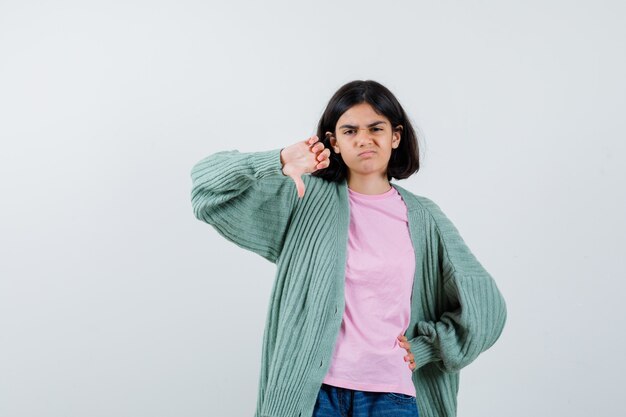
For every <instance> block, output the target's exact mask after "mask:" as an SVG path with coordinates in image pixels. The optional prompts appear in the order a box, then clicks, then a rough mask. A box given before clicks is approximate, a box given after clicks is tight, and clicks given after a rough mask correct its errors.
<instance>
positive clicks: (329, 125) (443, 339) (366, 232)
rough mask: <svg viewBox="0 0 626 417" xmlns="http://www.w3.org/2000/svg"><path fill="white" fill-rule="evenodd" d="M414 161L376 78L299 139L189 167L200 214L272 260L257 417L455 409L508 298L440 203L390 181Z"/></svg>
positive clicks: (414, 152) (405, 130)
mask: <svg viewBox="0 0 626 417" xmlns="http://www.w3.org/2000/svg"><path fill="white" fill-rule="evenodd" d="M320 137H322V138H323V140H322V141H320V139H319V138H320ZM418 170H419V150H418V144H417V138H416V135H415V132H414V130H413V128H412V126H411V124H410V122H409V120H408V117H407V116H406V114H405V112H404V110H403V109H402V107H401V106H400V104H399V103H398V101H397V99H396V98H395V97H394V95H393V94H392V93H391V92H390V91H389V90H388V89H387V88H385V87H384V86H382V85H381V84H379V83H377V82H375V81H371V80H369V81H353V82H350V83H347V84H346V85H344V86H342V87H341V88H340V89H339V90H338V91H337V92H336V93H335V94H334V95H333V97H332V98H331V100H330V102H329V103H328V105H327V108H326V110H325V112H324V114H323V115H322V117H321V119H320V121H319V124H318V129H317V134H316V135H313V136H311V137H310V138H308V139H307V140H303V141H298V142H296V143H294V144H292V145H290V146H287V147H285V148H282V149H274V150H270V151H259V152H248V153H241V152H239V151H237V150H230V151H220V152H217V153H214V154H212V155H209V156H208V157H206V158H204V159H202V160H201V161H199V162H198V163H197V164H196V165H195V166H194V167H193V169H192V172H191V177H192V181H193V186H192V192H191V197H192V205H193V209H194V213H195V215H196V217H197V218H198V219H200V220H202V221H204V222H206V223H208V224H211V225H212V226H213V227H214V228H215V229H216V230H217V231H218V232H219V233H220V234H221V235H222V236H224V237H225V238H227V239H228V240H230V241H231V242H234V243H235V244H237V245H239V246H240V247H242V248H245V249H248V250H251V251H253V252H255V253H257V254H259V255H261V256H263V257H264V258H265V259H267V260H269V261H270V262H273V263H275V264H276V265H277V273H276V277H275V281H274V286H273V288H272V295H271V301H270V304H269V306H268V311H267V319H266V325H265V331H264V336H263V351H262V358H261V373H260V378H259V395H258V398H257V409H256V413H255V417H280V416H285V417H286V416H297V417H305V416H306V417H310V416H314V417H322V416H338V417H339V416H354V417H376V416H381V417H382V416H400V417H402V416H407V417H409V416H427V417H431V416H433V417H434V416H437V417H444V416H447V417H452V416H456V408H457V401H456V398H457V392H458V383H459V371H460V369H461V368H463V367H464V366H466V365H468V364H469V363H471V362H472V361H473V360H474V359H476V357H477V356H478V355H479V354H480V353H482V352H484V351H485V350H487V349H488V348H489V347H491V346H492V345H493V344H494V343H495V341H496V340H497V339H498V338H499V336H500V334H501V332H502V330H503V328H504V324H505V321H506V304H505V301H504V298H503V297H502V294H501V293H500V291H499V290H498V287H497V285H496V283H495V281H494V279H493V278H492V276H491V275H490V274H489V273H488V272H487V271H486V269H485V268H484V267H483V266H482V265H481V263H480V262H479V261H478V260H477V259H476V258H475V257H474V255H473V254H472V252H471V251H470V250H469V248H468V247H467V245H466V244H465V242H464V241H463V239H462V238H461V236H460V235H459V233H458V230H457V229H456V227H455V226H454V225H453V224H452V222H451V221H450V220H449V219H448V218H447V217H446V216H445V215H444V214H443V212H442V211H441V210H440V208H439V207H438V206H437V205H436V204H435V203H434V202H433V201H432V200H430V199H428V198H426V197H423V196H419V195H416V194H414V193H412V192H410V191H408V190H406V189H404V188H403V187H400V186H398V185H397V184H395V183H391V182H390V180H391V179H392V178H395V179H405V178H408V177H409V176H410V175H412V174H413V173H415V172H417V171H418ZM231 279H233V278H231ZM252 314H254V312H253V313H252Z"/></svg>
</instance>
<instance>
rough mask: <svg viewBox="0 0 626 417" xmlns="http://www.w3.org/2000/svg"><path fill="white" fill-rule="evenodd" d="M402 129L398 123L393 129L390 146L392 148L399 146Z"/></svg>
mask: <svg viewBox="0 0 626 417" xmlns="http://www.w3.org/2000/svg"><path fill="white" fill-rule="evenodd" d="M402 130H403V127H402V125H398V126H396V128H395V129H394V132H393V138H392V139H391V146H392V147H393V148H394V149H396V148H397V147H398V146H400V139H401V138H402Z"/></svg>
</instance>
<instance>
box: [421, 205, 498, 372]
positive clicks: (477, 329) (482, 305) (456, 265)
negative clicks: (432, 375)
mask: <svg viewBox="0 0 626 417" xmlns="http://www.w3.org/2000/svg"><path fill="white" fill-rule="evenodd" d="M428 210H429V211H430V215H431V219H432V221H433V223H434V224H433V226H434V237H435V241H436V242H437V243H436V250H437V251H438V253H439V254H440V255H439V257H438V259H439V265H438V270H439V271H440V272H441V274H440V277H441V279H442V280H443V289H444V293H445V296H446V298H447V301H448V306H449V308H448V309H447V310H446V311H444V312H443V314H441V316H440V317H439V319H438V320H437V321H420V322H418V323H417V327H418V336H417V337H415V338H413V339H411V340H409V344H410V347H411V353H413V355H414V356H415V362H416V367H415V368H414V371H415V370H416V369H418V368H419V367H420V366H422V365H424V364H426V363H428V362H432V361H434V362H435V364H436V366H437V367H438V368H439V369H440V370H442V371H444V372H458V371H459V370H461V369H462V368H463V367H465V366H467V365H469V364H470V363H471V362H473V361H474V359H476V358H477V357H478V355H479V354H480V353H482V352H484V351H485V350H487V349H489V348H490V347H491V346H492V345H493V344H494V343H495V342H496V340H497V339H498V338H499V337H500V334H501V333H502V330H503V328H504V324H505V322H506V318H507V308H506V302H505V300H504V297H503V296H502V293H501V292H500V291H499V289H498V287H497V285H496V282H495V280H494V279H493V277H492V276H491V274H490V273H489V272H487V270H486V269H485V268H484V267H483V265H482V264H481V263H480V262H479V261H478V260H477V259H476V257H475V256H474V254H473V253H472V252H471V250H470V249H469V248H468V246H467V244H466V243H465V241H464V240H463V238H462V237H461V235H460V234H459V231H458V230H457V228H456V227H455V226H454V224H453V223H452V222H451V221H450V220H449V219H448V218H447V217H446V216H445V215H444V214H443V212H442V211H441V209H440V208H439V207H438V206H437V205H436V204H435V203H433V202H432V201H430V202H429V204H428Z"/></svg>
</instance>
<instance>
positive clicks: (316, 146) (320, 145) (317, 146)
mask: <svg viewBox="0 0 626 417" xmlns="http://www.w3.org/2000/svg"><path fill="white" fill-rule="evenodd" d="M322 149H324V144H323V143H322V142H317V143H315V144H314V145H313V146H311V152H314V153H318V152H320V151H321V150H322Z"/></svg>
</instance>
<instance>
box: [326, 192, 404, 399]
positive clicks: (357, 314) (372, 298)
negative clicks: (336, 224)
mask: <svg viewBox="0 0 626 417" xmlns="http://www.w3.org/2000/svg"><path fill="white" fill-rule="evenodd" d="M348 195H349V200H350V228H349V233H348V251H347V259H346V283H345V301H346V303H345V304H346V305H345V310H344V313H343V320H342V323H341V329H340V331H339V335H338V337H337V342H336V344H335V348H334V352H333V356H332V360H331V364H330V368H329V370H328V373H327V374H326V377H325V378H324V380H323V382H324V383H326V384H329V385H333V386H337V387H343V388H350V389H354V390H359V391H375V392H396V393H403V394H408V395H412V396H415V387H414V386H413V382H412V380H411V375H412V372H411V370H410V369H409V367H408V364H409V363H408V362H405V361H404V356H405V355H406V354H407V351H406V349H404V348H403V347H401V346H400V345H399V344H398V338H397V336H398V335H401V334H404V332H405V331H406V329H407V327H408V325H409V319H410V315H411V290H412V287H413V276H414V274H415V252H414V250H413V244H412V242H411V237H410V234H409V226H408V220H407V208H406V205H405V204H404V201H403V200H402V197H401V196H400V194H399V193H398V191H397V190H396V189H395V188H394V187H391V189H390V190H389V191H387V192H385V193H382V194H375V195H369V194H361V193H357V192H355V191H353V190H351V189H350V188H348Z"/></svg>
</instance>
